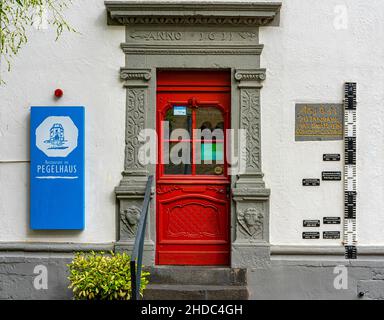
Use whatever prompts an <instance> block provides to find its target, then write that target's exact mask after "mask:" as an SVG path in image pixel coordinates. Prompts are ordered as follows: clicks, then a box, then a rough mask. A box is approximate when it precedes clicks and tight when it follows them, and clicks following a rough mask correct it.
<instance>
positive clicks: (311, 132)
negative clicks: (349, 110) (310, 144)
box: [295, 103, 344, 141]
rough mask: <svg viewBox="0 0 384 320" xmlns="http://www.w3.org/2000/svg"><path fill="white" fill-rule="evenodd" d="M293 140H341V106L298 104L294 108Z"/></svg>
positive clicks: (342, 111) (342, 119) (342, 112)
mask: <svg viewBox="0 0 384 320" xmlns="http://www.w3.org/2000/svg"><path fill="white" fill-rule="evenodd" d="M295 112H296V122H295V140H296V141H323V140H343V121H344V110H343V105H342V104H331V103H324V104H320V103H319V104H309V103H299V104H296V107H295Z"/></svg>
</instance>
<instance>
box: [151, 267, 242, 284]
mask: <svg viewBox="0 0 384 320" xmlns="http://www.w3.org/2000/svg"><path fill="white" fill-rule="evenodd" d="M146 269H147V270H148V271H149V272H150V276H149V283H150V284H167V285H172V284H178V285H181V284H185V285H216V286H231V285H234V286H244V285H246V284H247V270H246V269H231V268H218V267H192V266H155V267H149V268H146Z"/></svg>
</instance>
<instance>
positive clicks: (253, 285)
mask: <svg viewBox="0 0 384 320" xmlns="http://www.w3.org/2000/svg"><path fill="white" fill-rule="evenodd" d="M14 249H17V248H14ZM35 249H36V250H37V249H38V248H35ZM35 249H34V250H30V251H26V250H24V251H21V249H18V251H16V250H12V251H10V250H0V299H28V300H29V299H72V293H71V290H70V289H68V285H69V281H68V279H67V277H68V269H67V266H66V265H67V264H68V263H70V262H71V258H72V253H71V252H57V251H58V249H57V248H56V250H53V251H52V252H48V250H47V251H40V252H38V251H36V250H35ZM82 249H84V248H82ZM62 251H64V250H62ZM84 251H85V250H84ZM273 251H274V250H272V252H273ZM318 253H320V252H318ZM336 253H337V252H335V254H334V255H327V256H325V255H321V254H312V255H305V254H300V255H299V254H295V255H291V254H290V255H282V254H281V253H280V254H279V255H272V256H271V259H270V260H269V261H264V262H265V263H262V264H260V265H259V266H258V267H257V268H252V269H248V272H247V277H248V279H247V283H248V291H249V295H250V296H249V298H250V299H384V260H383V256H382V255H380V256H377V255H376V256H372V257H369V256H367V255H364V256H362V257H361V258H360V259H357V260H345V259H343V257H342V256H341V255H339V254H336ZM39 265H42V266H45V267H46V268H47V271H48V289H40V290H36V289H35V287H34V279H35V277H36V276H37V274H35V273H34V270H35V268H36V266H39ZM345 270H346V272H347V274H346V281H347V282H345V278H344V282H343V281H342V279H341V277H342V275H341V273H342V272H343V271H345ZM335 283H336V287H339V288H336V287H335ZM359 293H363V294H364V295H363V296H362V297H361V296H359Z"/></svg>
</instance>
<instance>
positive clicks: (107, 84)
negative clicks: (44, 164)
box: [0, 0, 125, 243]
mask: <svg viewBox="0 0 384 320" xmlns="http://www.w3.org/2000/svg"><path fill="white" fill-rule="evenodd" d="M65 15H66V17H67V20H69V22H70V23H71V25H73V26H74V27H75V28H76V30H77V31H78V32H79V34H74V33H63V35H62V37H61V38H60V39H59V40H58V41H57V42H55V32H54V31H53V30H52V29H48V30H41V31H37V30H35V29H32V30H31V32H30V33H29V42H28V44H27V46H26V47H25V48H23V49H22V50H21V51H20V54H19V55H18V57H17V58H16V59H14V61H13V63H12V71H11V73H7V72H5V71H4V67H5V66H3V68H2V69H3V73H2V75H3V79H4V80H5V81H6V85H5V86H2V87H0V161H8V160H29V147H28V146H29V107H30V106H31V105H41V106H46V105H48V106H59V105H63V106H70V105H75V106H76V105H83V106H85V108H86V115H85V116H86V172H85V173H86V200H85V201H86V209H85V211H86V228H85V230H84V231H83V232H65V231H61V232H57V231H51V232H37V231H31V230H30V229H29V204H28V203H29V196H28V195H29V164H28V163H6V164H5V163H0V241H58V242H59V241H65V242H67V241H68V242H95V243H103V242H111V241H114V240H115V198H114V192H113V190H114V187H115V186H116V185H117V184H118V183H119V180H120V177H121V175H120V172H121V171H122V168H123V161H124V123H125V121H124V119H125V106H124V103H125V96H124V93H125V91H124V88H123V86H122V83H121V81H120V79H119V69H120V67H121V66H123V65H124V54H123V53H122V51H121V49H120V43H121V42H123V41H124V29H123V28H122V27H111V26H107V22H106V12H105V6H104V2H103V1H95V0H81V1H73V5H72V6H71V8H70V9H69V10H68V11H66V13H65ZM56 88H62V89H63V90H64V96H63V97H62V98H61V99H59V100H57V101H55V99H54V98H53V92H54V90H55V89H56Z"/></svg>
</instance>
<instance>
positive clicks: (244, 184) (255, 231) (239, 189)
mask: <svg viewBox="0 0 384 320" xmlns="http://www.w3.org/2000/svg"><path fill="white" fill-rule="evenodd" d="M234 77H235V80H237V81H238V88H239V97H240V101H239V108H240V119H239V128H240V129H244V130H246V135H247V140H246V146H245V156H246V165H245V172H243V173H241V174H240V175H239V177H238V180H237V182H236V184H235V188H233V190H232V195H233V200H234V201H235V204H236V236H235V241H234V242H233V246H232V261H233V263H232V264H233V266H236V267H244V266H248V267H250V266H253V267H258V266H262V265H264V264H265V263H268V261H269V194H270V191H269V190H268V189H266V188H265V184H264V181H263V173H262V170H261V168H262V166H261V143H260V142H261V138H260V134H261V132H260V89H261V88H262V84H261V82H262V81H263V80H264V79H265V69H248V70H236V72H235V75H234Z"/></svg>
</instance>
